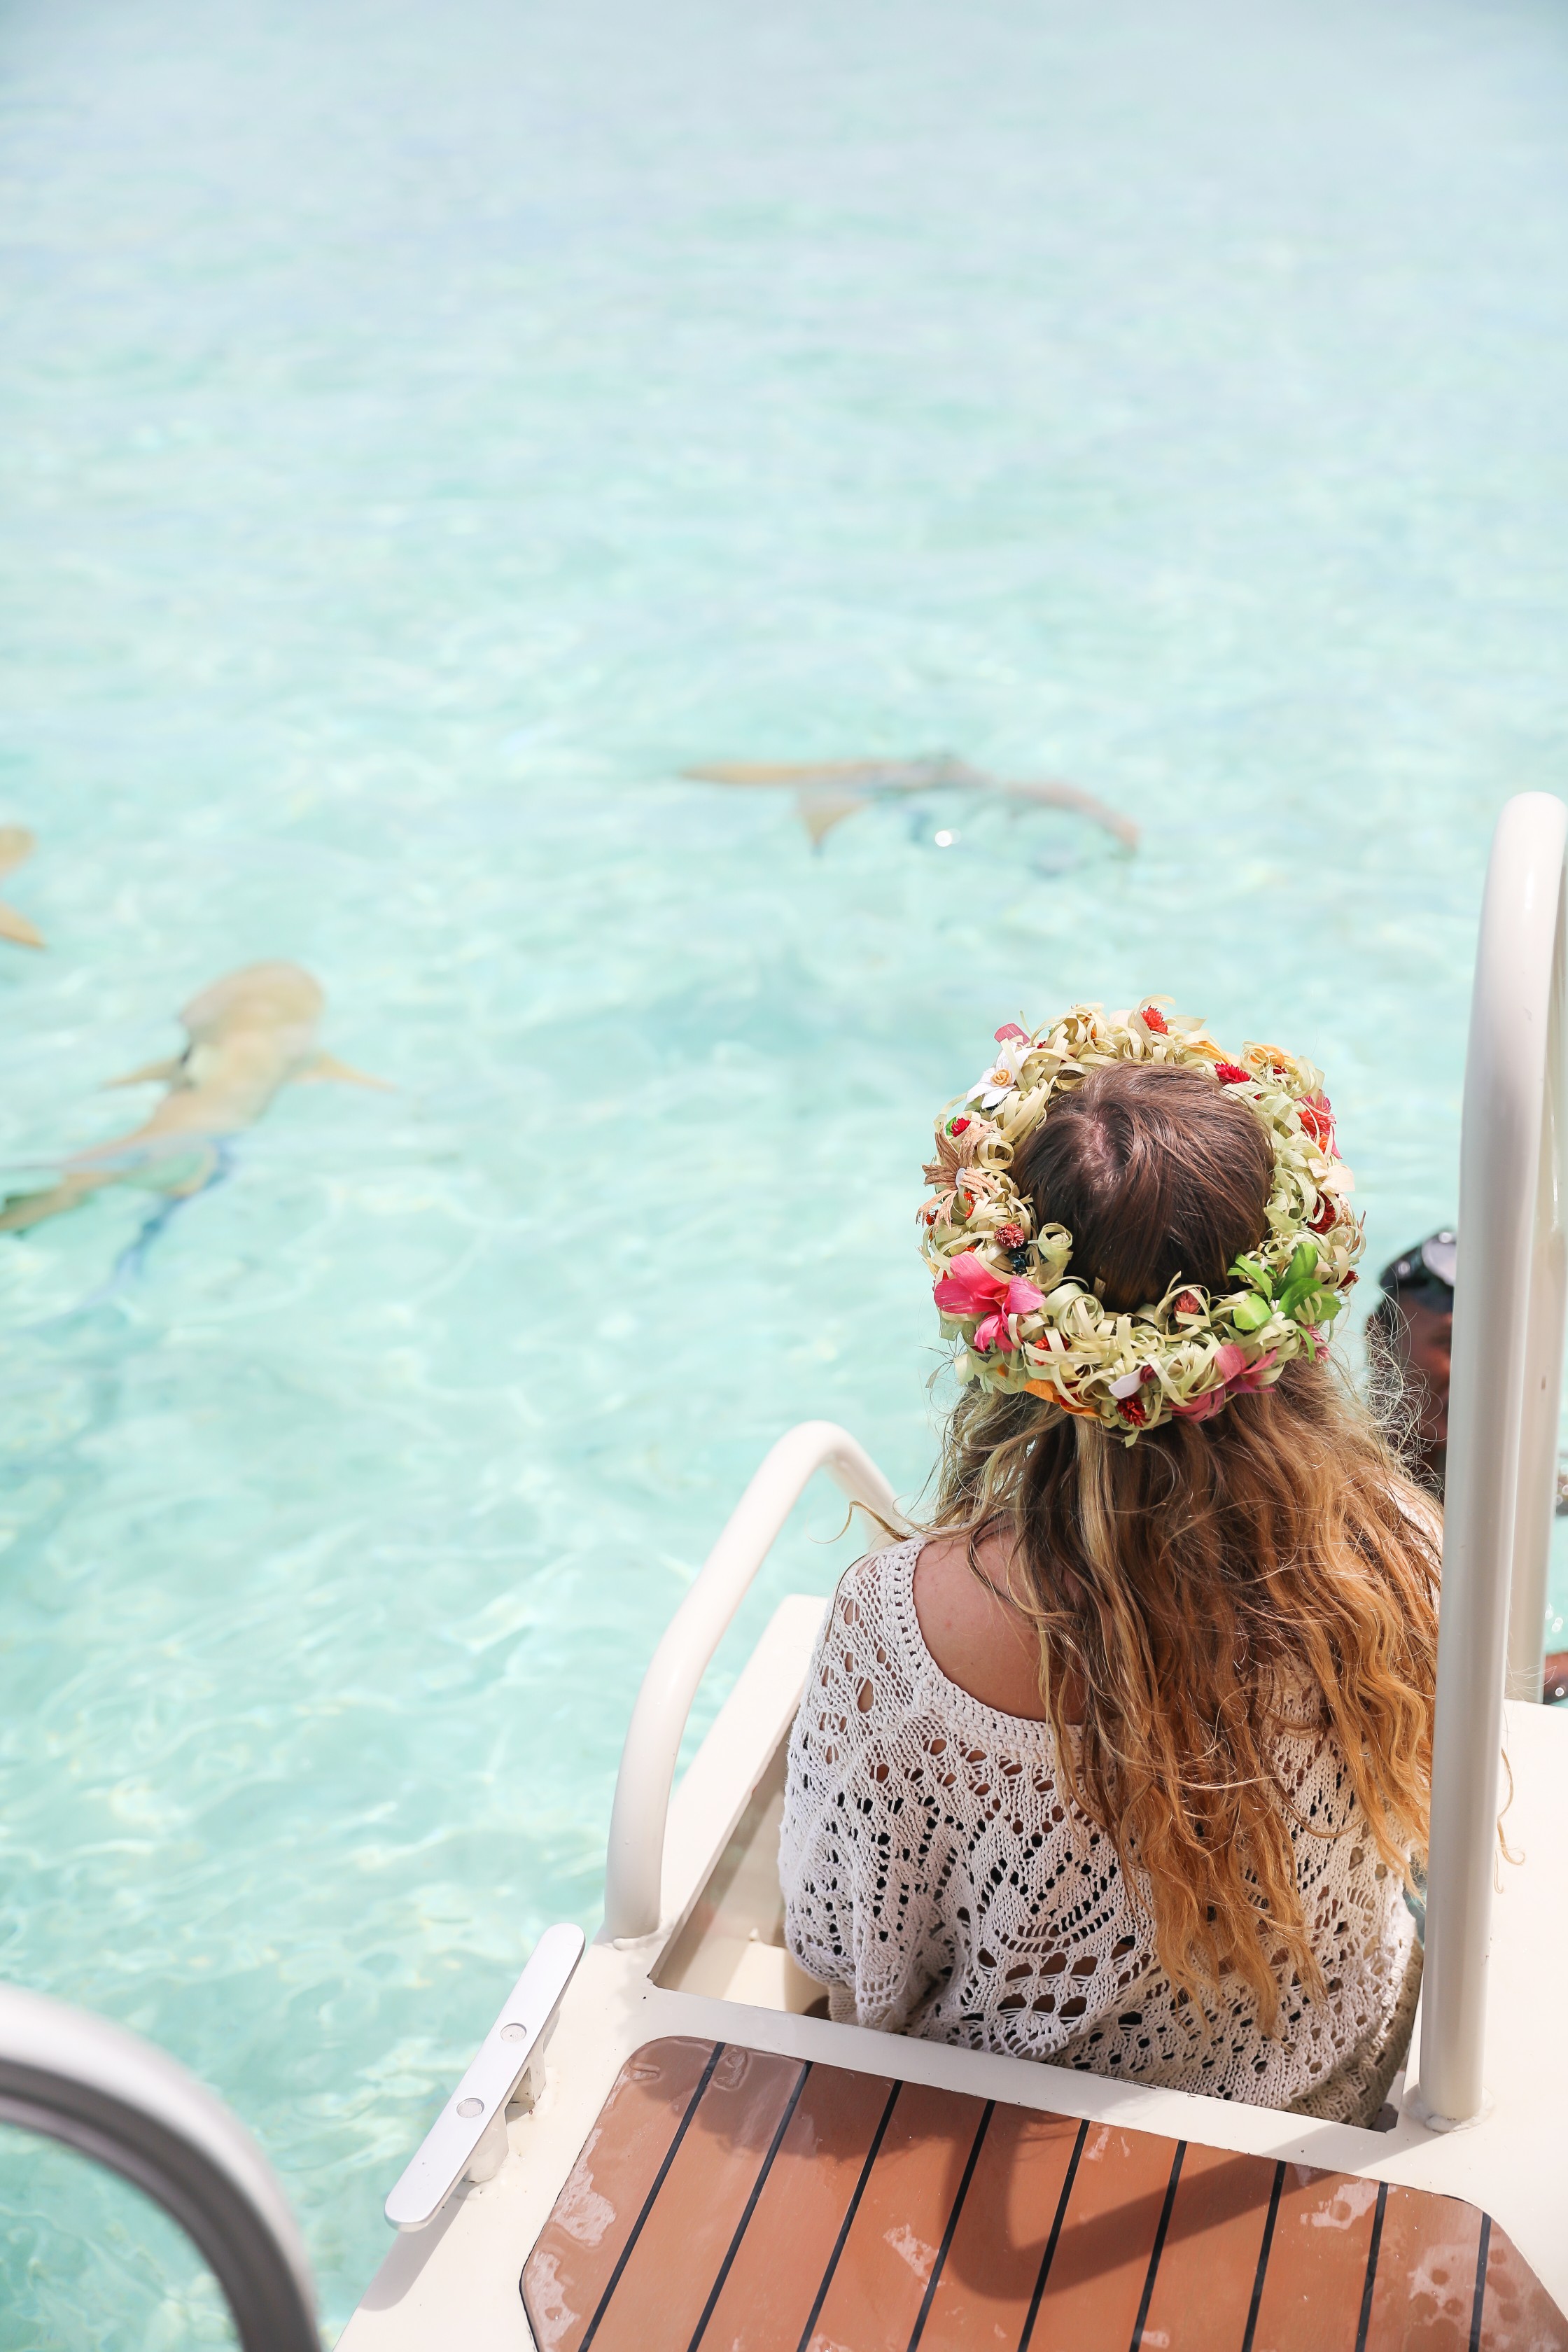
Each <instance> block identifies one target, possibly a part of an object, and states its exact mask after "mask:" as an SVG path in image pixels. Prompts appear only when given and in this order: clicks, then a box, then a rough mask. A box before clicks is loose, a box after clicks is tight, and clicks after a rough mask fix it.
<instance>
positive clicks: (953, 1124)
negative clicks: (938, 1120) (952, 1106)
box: [947, 1118, 969, 1135]
mask: <svg viewBox="0 0 1568 2352" xmlns="http://www.w3.org/2000/svg"><path fill="white" fill-rule="evenodd" d="M968 1125H969V1121H968V1120H967V1119H966V1118H950V1119H949V1120H948V1122H947V1131H948V1133H949V1135H962V1134H963V1130H964V1129H965V1128H966V1127H967V1126H968Z"/></svg>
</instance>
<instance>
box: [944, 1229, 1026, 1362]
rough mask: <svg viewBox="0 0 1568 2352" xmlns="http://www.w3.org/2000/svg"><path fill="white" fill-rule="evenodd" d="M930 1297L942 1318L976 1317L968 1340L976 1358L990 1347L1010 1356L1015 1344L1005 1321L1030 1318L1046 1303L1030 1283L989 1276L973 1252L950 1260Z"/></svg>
mask: <svg viewBox="0 0 1568 2352" xmlns="http://www.w3.org/2000/svg"><path fill="white" fill-rule="evenodd" d="M931 1297H933V1298H934V1299H935V1301H936V1303H937V1305H938V1306H939V1307H941V1309H942V1313H943V1314H944V1315H958V1316H963V1317H965V1318H967V1317H969V1316H974V1315H977V1316H978V1317H979V1318H980V1322H979V1324H978V1326H977V1328H976V1330H975V1333H974V1337H973V1339H972V1340H971V1341H970V1345H971V1347H973V1349H974V1351H975V1353H976V1355H980V1356H985V1355H989V1354H990V1352H991V1349H993V1348H997V1349H1000V1350H1001V1351H1002V1353H1003V1354H1004V1355H1007V1354H1010V1353H1011V1352H1012V1349H1013V1347H1014V1344H1015V1343H1014V1339H1013V1332H1012V1327H1011V1325H1010V1323H1009V1321H1008V1318H1009V1317H1010V1316H1014V1315H1032V1314H1033V1313H1034V1312H1035V1309H1036V1308H1037V1307H1043V1306H1044V1305H1045V1303H1046V1295H1045V1293H1044V1291H1043V1290H1037V1289H1036V1287H1035V1286H1034V1284H1033V1283H1032V1282H1025V1281H1023V1280H1021V1279H1020V1277H1019V1276H1017V1275H1014V1276H1012V1278H1011V1280H1009V1279H1008V1277H1007V1276H1005V1275H1001V1274H993V1273H992V1271H991V1268H990V1267H989V1266H988V1265H984V1263H983V1261H982V1260H981V1259H980V1258H978V1257H976V1256H975V1255H974V1252H973V1250H965V1251H964V1252H963V1255H962V1256H961V1257H955V1258H954V1259H953V1261H952V1265H950V1266H949V1267H948V1270H947V1272H946V1273H945V1274H944V1275H943V1276H942V1279H941V1281H940V1282H939V1283H937V1284H936V1286H935V1287H934V1288H933V1290H932V1292H931Z"/></svg>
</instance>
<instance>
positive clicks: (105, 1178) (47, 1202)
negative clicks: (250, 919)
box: [0, 963, 383, 1250]
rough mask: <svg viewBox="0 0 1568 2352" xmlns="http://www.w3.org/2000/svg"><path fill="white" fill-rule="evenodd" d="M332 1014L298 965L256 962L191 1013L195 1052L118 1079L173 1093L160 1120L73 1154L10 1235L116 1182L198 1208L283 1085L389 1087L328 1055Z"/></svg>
mask: <svg viewBox="0 0 1568 2352" xmlns="http://www.w3.org/2000/svg"><path fill="white" fill-rule="evenodd" d="M325 1009H326V998H325V997H324V995H323V994H322V992H321V985H320V983H319V982H317V981H315V980H313V979H312V978H311V977H310V973H309V972H308V971H301V969H300V966H299V965H298V964H297V963H253V964H247V966H246V967H245V969H244V970H243V971H231V972H227V973H226V974H225V976H224V978H223V979H222V980H216V981H214V982H213V984H212V986H211V987H210V988H205V989H203V991H202V992H201V994H200V995H199V996H194V997H193V998H192V999H191V1001H190V1003H188V1004H187V1005H186V1006H185V1008H184V1012H183V1013H181V1014H180V1022H181V1025H182V1026H183V1028H184V1032H185V1035H186V1038H187V1040H188V1042H187V1044H186V1045H185V1049H184V1053H183V1054H176V1055H172V1056H171V1057H170V1059H169V1060H168V1061H166V1062H149V1063H148V1064H147V1065H146V1066H145V1067H143V1068H142V1069H139V1070H132V1071H131V1072H130V1073H129V1074H128V1075H127V1076H125V1077H123V1078H111V1079H110V1085H111V1086H117V1087H135V1086H142V1085H150V1084H152V1083H153V1081H159V1082H161V1083H163V1084H164V1085H166V1086H167V1087H168V1092H167V1093H166V1094H165V1095H164V1097H163V1100H162V1102H160V1103H159V1104H158V1106H157V1108H156V1109H155V1110H154V1111H153V1114H152V1116H151V1118H146V1119H144V1120H143V1121H142V1125H141V1126H140V1127H136V1128H132V1129H131V1131H130V1132H129V1134H126V1135H117V1136H114V1137H112V1138H111V1139H110V1141H109V1142H107V1143H95V1144H93V1145H91V1146H90V1147H89V1149H88V1150H86V1151H78V1152H75V1153H73V1154H72V1156H71V1158H70V1159H69V1160H67V1161H65V1162H64V1164H63V1166H62V1168H61V1170H60V1173H59V1176H58V1181H56V1182H55V1183H53V1184H51V1185H49V1186H47V1188H46V1189H45V1190H43V1191H41V1192H14V1193H12V1194H11V1196H10V1197H9V1199H7V1200H6V1201H5V1202H4V1204H3V1205H0V1233H20V1232H22V1231H23V1230H24V1229H25V1228H26V1227H27V1226H30V1225H37V1224H42V1223H43V1222H44V1220H45V1219H46V1218H47V1217H58V1216H61V1215H63V1214H64V1213H65V1212H66V1211H67V1210H68V1209H75V1208H79V1206H80V1205H81V1203H82V1202H84V1201H86V1200H89V1199H90V1198H91V1196H92V1194H93V1193H95V1192H102V1191H103V1189H104V1187H105V1186H106V1185H110V1184H128V1185H132V1186H133V1187H135V1188H136V1189H137V1190H139V1191H142V1192H162V1193H163V1194H164V1195H165V1196H166V1201H167V1202H180V1201H188V1200H191V1199H193V1198H194V1197H195V1194H196V1193H197V1192H205V1190H206V1188H207V1186H208V1185H209V1184H213V1183H216V1181H218V1179H219V1178H220V1177H221V1176H222V1175H223V1174H224V1172H225V1170H226V1150H227V1145H228V1142H229V1139H230V1138H231V1137H233V1136H235V1135H237V1134H238V1133H239V1131H240V1130H241V1129H243V1128H247V1127H254V1126H255V1124H256V1122H257V1120H258V1118H260V1117H261V1115H262V1113H263V1112H264V1111H265V1110H266V1109H267V1108H268V1104H269V1103H270V1102H271V1101H272V1098H273V1097H274V1096H275V1095H276V1094H277V1093H278V1091H279V1087H286V1086H288V1085H289V1084H290V1083H291V1082H300V1081H306V1080H310V1079H320V1078H341V1079H344V1080H346V1081H347V1082H348V1083H349V1084H350V1085H352V1086H362V1087H376V1086H380V1085H381V1084H382V1083H383V1082H382V1081H381V1080H380V1079H379V1078H367V1077H366V1076H363V1073H362V1072H361V1071H358V1070H351V1069H350V1068H349V1067H348V1066H347V1064H346V1063H343V1062H340V1061H338V1060H337V1059H336V1058H335V1057H334V1056H333V1055H331V1054H327V1053H323V1052H322V1050H321V1046H320V1045H318V1043H317V1032H318V1031H319V1029H320V1027H321V1015H322V1013H323V1012H324V1011H325ZM168 1214H169V1210H168V1207H167V1206H165V1207H164V1208H163V1209H162V1210H160V1211H159V1212H158V1213H157V1214H156V1215H155V1217H154V1218H153V1221H152V1223H151V1224H150V1225H149V1227H148V1228H147V1230H146V1232H145V1233H144V1234H142V1237H141V1240H140V1242H139V1244H136V1245H135V1246H136V1248H137V1250H140V1248H142V1247H144V1245H145V1243H146V1241H147V1240H148V1239H150V1238H151V1236H152V1234H153V1232H154V1231H156V1230H157V1229H159V1228H160V1227H161V1226H162V1225H163V1224H164V1223H166V1222H167V1219H168Z"/></svg>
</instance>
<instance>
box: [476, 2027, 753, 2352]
mask: <svg viewBox="0 0 1568 2352" xmlns="http://www.w3.org/2000/svg"><path fill="white" fill-rule="evenodd" d="M714 2047H715V2045H714V2044H713V2043H712V2042H699V2041H696V2040H694V2039H691V2038H689V2037H688V2036H686V2035H680V2036H672V2037H671V2038H670V2039H669V2040H668V2041H664V2042H648V2043H647V2045H646V2046H645V2047H644V2048H643V2049H641V2050H639V2051H637V2053H635V2055H634V2056H632V2057H631V2058H629V2059H628V2060H627V2062H626V2064H625V2065H624V2066H623V2067H622V2069H621V2071H620V2073H619V2074H618V2075H617V2076H616V2080H615V2083H614V2084H613V2085H612V2086H611V2090H610V2095H609V2097H608V2098H607V2099H606V2100H605V2104H604V2105H603V2107H602V2108H601V2109H600V2110H599V2115H598V2118H597V2120H596V2122H595V2125H594V2128H593V2130H592V2131H591V2132H590V2133H589V2134H588V2137H587V2139H586V2140H585V2141H584V2147H583V2153H582V2155H581V2156H580V2157H579V2158H577V2161H576V2163H575V2164H574V2166H573V2168H572V2171H571V2174H570V2176H569V2178H568V2179H567V2182H566V2186H565V2187H564V2189H563V2190H562V2191H561V2194H560V2196H559V2197H558V2198H557V2199H556V2200H555V2204H554V2208H553V2210H552V2213H551V2216H550V2219H549V2221H547V2222H546V2223H545V2225H544V2228H543V2230H542V2232H541V2233H540V2238H539V2242H538V2243H537V2245H536V2246H535V2247H534V2249H533V2252H532V2253H531V2254H530V2256H529V2258H528V2263H527V2267H526V2268H525V2269H524V2271H523V2273H522V2298H523V2303H524V2305H525V2306H526V2309H527V2312H528V2322H529V2326H531V2328H532V2330H533V2333H534V2336H535V2338H536V2340H537V2342H538V2345H539V2352H576V2347H578V2345H580V2344H581V2342H582V2340H583V2337H584V2334H585V2332H586V2330H587V2328H588V2326H589V2324H590V2322H591V2321H592V2319H593V2316H594V2313H595V2310H596V2309H597V2307H598V2304H599V2300H600V2297H601V2296H602V2295H603V2294H604V2292H605V2287H606V2286H607V2285H608V2284H609V2282H610V2278H611V2274H612V2273H613V2272H614V2270H615V2267H616V2263H617V2262H618V2261H619V2260H620V2258H621V2256H622V2254H623V2253H624V2252H625V2251H626V2245H627V2242H628V2241H629V2240H630V2237H631V2234H632V2231H633V2230H634V2229H635V2228H636V2226H637V2217H638V2215H639V2214H640V2212H641V2210H642V2208H643V2204H644V2202H645V2200H646V2199H647V2194H648V2191H649V2189H651V2188H652V2186H653V2183H654V2180H655V2179H656V2178H657V2176H658V2168H659V2166H660V2165H661V2164H662V2163H663V2162H664V2159H665V2158H666V2157H667V2156H668V2153H669V2149H670V2146H671V2143H672V2142H673V2140H674V2138H675V2136H676V2133H677V2132H678V2131H679V2128H680V2126H681V2124H682V2122H683V2121H684V2119H685V2116H686V2114H687V2110H688V2109H689V2106H690V2105H691V2101H692V2095H693V2094H694V2093H695V2091H696V2089H697V2085H698V2084H699V2082H700V2080H701V2077H702V2073H703V2069H704V2068H705V2067H706V2065H707V2064H708V2062H709V2060H710V2058H711V2057H712V2055H713V2052H714Z"/></svg>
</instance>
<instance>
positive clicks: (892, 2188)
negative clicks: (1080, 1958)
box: [810, 2083, 985, 2352]
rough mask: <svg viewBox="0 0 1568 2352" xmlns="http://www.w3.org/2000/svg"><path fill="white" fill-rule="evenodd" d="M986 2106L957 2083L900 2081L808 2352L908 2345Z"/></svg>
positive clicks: (875, 2350)
mask: <svg viewBox="0 0 1568 2352" xmlns="http://www.w3.org/2000/svg"><path fill="white" fill-rule="evenodd" d="M984 2111H985V2102H984V2100H983V2099H973V2098H968V2097H965V2096H963V2095H960V2094H959V2093H958V2092H956V2091H933V2090H931V2089H928V2088H927V2086H926V2085H925V2084H921V2083H905V2084H902V2085H901V2087H900V2092H899V2096H898V2101H897V2104H896V2105H895V2106H894V2108H893V2113H892V2117H891V2120H890V2121H889V2126H888V2129H887V2132H886V2134H885V2136H884V2137H883V2140H882V2145H881V2147H880V2149H879V2152H878V2156H877V2161H876V2163H875V2164H874V2165H873V2166H872V2168H871V2174H870V2178H869V2179H868V2181H867V2183H866V2189H865V2194H864V2195H863V2196H862V2198H861V2200H860V2205H859V2210H858V2212H857V2213H856V2216H855V2219H854V2221H852V2222H851V2224H850V2227H849V2235H848V2237H847V2239H846V2241H845V2243H844V2251H843V2252H842V2253H841V2254H840V2256H839V2258H838V2266H837V2269H836V2270H835V2272H834V2273H833V2280H832V2284H830V2286H829V2287H828V2290H827V2294H826V2299H825V2301H824V2303H823V2305H822V2308H821V2310H820V2311H819V2312H818V2314H817V2318H816V2326H815V2328H814V2329H813V2330H812V2335H811V2341H810V2352H845V2347H853V2352H906V2347H907V2346H908V2344H909V2340H910V2334H911V2333H912V2331H913V2328H914V2325H915V2321H916V2320H917V2318H918V2317H919V2315H920V2309H921V2303H922V2302H923V2301H924V2299H925V2291H926V2283H927V2281H928V2280H929V2279H930V2277H931V2273H932V2271H933V2269H934V2267H935V2263H936V2258H937V2253H938V2250H939V2249H940V2247H941V2245H942V2236H943V2233H944V2231H946V2228H947V2223H948V2219H949V2216H950V2215H951V2213H952V2207H953V2201H954V2200H955V2198H956V2197H957V2194H958V2188H959V2183H960V2181H961V2180H962V2179H963V2172H964V2168H965V2166H966V2165H967V2164H968V2161H969V2155H970V2150H971V2149H972V2148H973V2145H974V2137H975V2134H976V2132H977V2131H978V2130H979V2128H980V2119H981V2116H983V2115H984Z"/></svg>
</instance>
